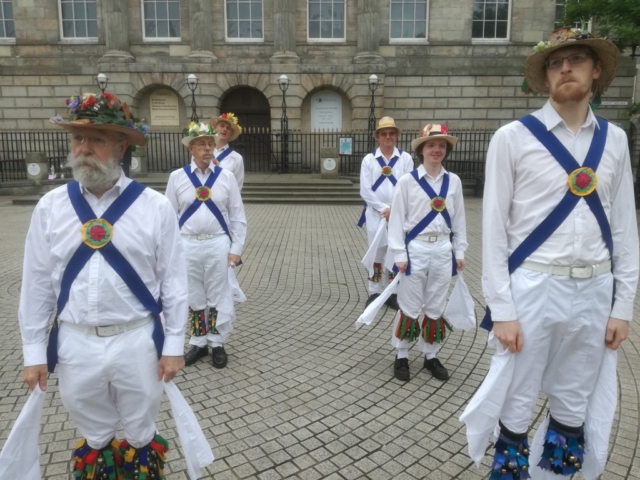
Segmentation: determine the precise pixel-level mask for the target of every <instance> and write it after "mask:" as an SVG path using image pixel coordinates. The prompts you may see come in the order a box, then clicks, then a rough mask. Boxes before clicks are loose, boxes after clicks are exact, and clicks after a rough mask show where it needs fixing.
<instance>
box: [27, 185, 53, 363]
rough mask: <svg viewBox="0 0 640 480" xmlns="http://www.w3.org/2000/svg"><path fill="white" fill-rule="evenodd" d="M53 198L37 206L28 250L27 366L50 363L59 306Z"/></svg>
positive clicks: (29, 234) (28, 241)
mask: <svg viewBox="0 0 640 480" xmlns="http://www.w3.org/2000/svg"><path fill="white" fill-rule="evenodd" d="M50 199H51V197H46V196H45V197H44V198H43V199H42V200H40V202H39V203H38V205H37V206H36V208H35V210H34V212H33V215H32V217H31V224H30V226H29V232H28V233H27V239H26V243H25V249H24V265H23V272H22V289H21V291H20V307H19V310H18V319H19V323H20V333H21V334H22V352H23V356H24V365H25V367H30V366H33V365H44V364H46V363H47V325H48V324H49V319H50V318H51V314H52V313H53V310H54V306H55V303H56V295H55V293H54V290H53V287H52V285H51V275H52V273H53V266H52V265H51V248H50V243H49V235H48V232H49V228H48V219H49V218H50V216H49V215H48V214H47V212H48V209H49V208H50V205H49V201H50Z"/></svg>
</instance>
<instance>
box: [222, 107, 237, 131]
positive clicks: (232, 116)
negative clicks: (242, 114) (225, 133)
mask: <svg viewBox="0 0 640 480" xmlns="http://www.w3.org/2000/svg"><path fill="white" fill-rule="evenodd" d="M220 119H221V120H226V121H227V122H229V123H233V124H234V125H235V126H236V127H238V130H239V132H240V133H242V127H241V126H240V124H239V123H238V117H236V116H235V114H233V113H231V112H227V113H223V114H222V115H220Z"/></svg>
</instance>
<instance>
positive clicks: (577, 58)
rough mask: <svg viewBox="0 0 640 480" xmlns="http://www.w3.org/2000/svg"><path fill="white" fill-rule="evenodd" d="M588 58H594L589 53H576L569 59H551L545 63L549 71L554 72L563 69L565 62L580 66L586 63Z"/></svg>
mask: <svg viewBox="0 0 640 480" xmlns="http://www.w3.org/2000/svg"><path fill="white" fill-rule="evenodd" d="M588 58H593V57H592V56H591V55H589V54H588V53H574V54H573V55H569V56H568V57H555V58H549V59H547V61H546V62H545V65H546V66H547V68H548V69H550V70H553V69H556V68H560V67H562V65H564V61H565V60H568V61H569V65H580V64H581V63H584V62H586V61H587V59H588Z"/></svg>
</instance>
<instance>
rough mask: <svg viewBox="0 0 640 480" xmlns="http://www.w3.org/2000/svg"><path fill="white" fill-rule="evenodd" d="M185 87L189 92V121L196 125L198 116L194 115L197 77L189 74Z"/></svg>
mask: <svg viewBox="0 0 640 480" xmlns="http://www.w3.org/2000/svg"><path fill="white" fill-rule="evenodd" d="M187 86H188V87H189V90H191V121H192V122H195V123H198V114H197V113H196V87H197V86H198V77H196V76H195V75H194V74H193V73H190V74H189V76H188V77H187Z"/></svg>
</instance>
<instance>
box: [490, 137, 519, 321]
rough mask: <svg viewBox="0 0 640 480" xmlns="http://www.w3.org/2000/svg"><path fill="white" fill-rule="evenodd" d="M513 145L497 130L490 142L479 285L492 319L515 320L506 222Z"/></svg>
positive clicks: (514, 156) (513, 164) (511, 196)
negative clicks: (480, 282) (480, 280)
mask: <svg viewBox="0 0 640 480" xmlns="http://www.w3.org/2000/svg"><path fill="white" fill-rule="evenodd" d="M515 158H517V156H516V152H515V147H514V146H513V145H512V144H511V142H510V141H509V138H508V134H507V133H506V132H505V131H503V130H498V131H497V132H496V133H495V135H494V136H493V138H492V139H491V143H490V144H489V151H488V152H487V164H486V170H485V185H484V198H483V206H482V288H483V291H484V296H485V299H486V301H487V305H488V306H489V308H490V309H491V318H492V320H493V321H496V322H501V321H508V320H516V319H517V316H516V308H515V305H514V303H513V298H512V296H511V279H510V275H509V266H508V261H509V246H508V239H507V224H508V220H509V209H510V207H511V201H512V198H513V184H514V172H515V160H514V159H515Z"/></svg>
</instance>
